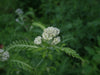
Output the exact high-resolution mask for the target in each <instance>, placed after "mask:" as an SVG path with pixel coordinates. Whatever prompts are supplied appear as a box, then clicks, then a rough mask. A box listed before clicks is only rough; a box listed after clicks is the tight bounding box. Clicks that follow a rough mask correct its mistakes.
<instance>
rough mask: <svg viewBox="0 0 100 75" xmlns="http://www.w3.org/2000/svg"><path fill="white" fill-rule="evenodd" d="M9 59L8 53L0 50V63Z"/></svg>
mask: <svg viewBox="0 0 100 75" xmlns="http://www.w3.org/2000/svg"><path fill="white" fill-rule="evenodd" d="M8 58H9V52H8V51H4V50H3V49H0V61H6V60H8Z"/></svg>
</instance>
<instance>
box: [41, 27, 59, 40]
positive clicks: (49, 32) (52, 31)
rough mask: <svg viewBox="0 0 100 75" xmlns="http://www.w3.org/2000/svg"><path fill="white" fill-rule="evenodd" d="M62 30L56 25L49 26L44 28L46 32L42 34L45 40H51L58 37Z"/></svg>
mask: <svg viewBox="0 0 100 75" xmlns="http://www.w3.org/2000/svg"><path fill="white" fill-rule="evenodd" d="M59 33H60V30H59V29H58V28H56V27H48V28H46V29H44V32H43V34H42V37H43V39H45V40H51V39H52V38H54V37H56V36H57V35H59Z"/></svg>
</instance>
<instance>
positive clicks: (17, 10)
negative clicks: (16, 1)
mask: <svg viewBox="0 0 100 75" xmlns="http://www.w3.org/2000/svg"><path fill="white" fill-rule="evenodd" d="M15 12H16V13H17V14H18V15H22V14H23V13H24V12H23V11H22V9H20V8H18V9H16V11H15Z"/></svg>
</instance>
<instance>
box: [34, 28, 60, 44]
mask: <svg viewBox="0 0 100 75" xmlns="http://www.w3.org/2000/svg"><path fill="white" fill-rule="evenodd" d="M59 33H60V30H59V29H58V28H56V27H48V28H46V29H44V32H43V33H42V37H41V36H38V37H36V38H35V40H34V43H35V44H37V45H39V44H41V43H42V41H41V40H42V39H43V40H46V41H50V40H53V41H52V43H51V44H52V45H56V44H58V43H59V42H60V37H57V36H58V35H59Z"/></svg>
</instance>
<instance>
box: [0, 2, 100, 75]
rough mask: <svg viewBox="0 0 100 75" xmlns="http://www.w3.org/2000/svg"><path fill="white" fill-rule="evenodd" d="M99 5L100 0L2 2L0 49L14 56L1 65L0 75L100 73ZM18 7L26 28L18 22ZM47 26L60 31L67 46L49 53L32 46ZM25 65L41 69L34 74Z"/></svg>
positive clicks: (82, 74)
mask: <svg viewBox="0 0 100 75" xmlns="http://www.w3.org/2000/svg"><path fill="white" fill-rule="evenodd" d="M99 3H100V1H99V0H62V1H61V0H34V1H33V0H24V1H23V0H0V10H1V11H0V47H1V46H2V45H3V49H5V50H8V51H10V55H11V58H10V59H9V61H8V62H9V63H8V62H4V63H2V62H0V75H33V74H34V75H36V73H37V75H50V74H51V75H98V74H100V59H99V58H100V37H99V36H100V9H99V8H100V4H99ZM18 8H21V9H22V10H23V11H24V14H23V21H24V22H25V23H24V24H23V25H21V24H19V23H18V22H16V18H19V16H18V15H17V14H16V13H15V10H16V9H18ZM48 26H54V27H58V28H59V29H60V30H61V35H60V36H61V39H62V40H61V41H62V42H61V44H62V45H64V46H60V45H58V46H56V47H54V49H53V50H50V53H49V52H48V49H46V50H45V48H43V47H38V48H37V46H36V45H34V44H33V40H34V38H35V37H36V36H38V35H40V34H41V32H42V31H43V29H44V28H45V27H48ZM15 40H22V41H15ZM23 40H24V41H23ZM12 41H15V42H14V43H11V42H12ZM10 43H11V45H9V44H10ZM6 46H7V47H6ZM72 49H73V50H72ZM76 52H77V53H78V54H77V53H76ZM47 53H48V58H47ZM79 55H80V56H81V57H80V56H79ZM73 56H74V57H73ZM83 58H84V60H83ZM11 59H12V60H18V62H16V61H15V62H11ZM79 59H80V60H81V61H82V62H80V60H79ZM42 60H43V61H42ZM19 61H21V63H20V62H19ZM41 61H42V62H41ZM83 62H84V63H83ZM17 63H19V65H17ZM23 63H25V64H27V65H29V66H31V67H32V68H36V66H37V64H39V66H38V67H37V69H34V70H32V72H33V73H32V74H31V72H30V71H28V69H29V67H28V66H26V65H25V64H23ZM81 63H82V65H81ZM24 68H25V69H24ZM29 70H30V69H29ZM17 71H20V72H19V74H17V73H16V72H17Z"/></svg>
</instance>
